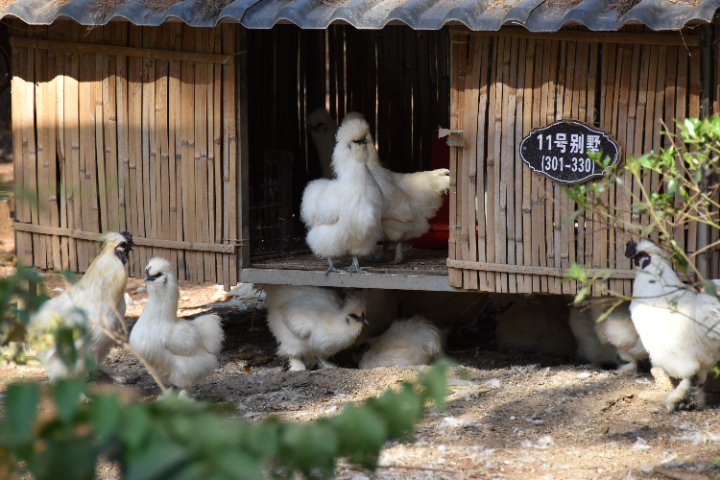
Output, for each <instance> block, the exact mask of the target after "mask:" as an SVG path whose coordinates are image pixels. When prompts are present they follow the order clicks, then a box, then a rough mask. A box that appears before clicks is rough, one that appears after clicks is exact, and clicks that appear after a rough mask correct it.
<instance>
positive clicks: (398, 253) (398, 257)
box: [393, 240, 412, 265]
mask: <svg viewBox="0 0 720 480" xmlns="http://www.w3.org/2000/svg"><path fill="white" fill-rule="evenodd" d="M410 248H412V247H410ZM408 250H409V249H408ZM402 261H403V249H402V240H398V242H397V243H396V244H395V261H394V262H393V263H394V264H395V265H399V264H401V263H402Z"/></svg>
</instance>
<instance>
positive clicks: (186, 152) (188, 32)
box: [180, 25, 201, 283]
mask: <svg viewBox="0 0 720 480" xmlns="http://www.w3.org/2000/svg"><path fill="white" fill-rule="evenodd" d="M196 33H197V31H196V30H195V29H194V28H192V27H189V26H186V25H183V50H184V51H190V50H191V49H192V50H194V49H195V35H196ZM194 83H195V64H192V63H189V62H183V65H182V85H181V87H180V88H181V92H182V129H181V135H182V158H183V162H182V164H183V181H182V183H183V223H184V231H183V234H184V235H183V238H184V240H185V241H186V242H191V243H194V242H196V241H197V226H196V224H195V222H196V218H195V184H196V182H195V87H194ZM185 259H186V278H187V280H188V281H190V282H192V283H198V279H199V277H200V272H199V268H200V262H201V259H199V258H198V256H197V255H196V254H195V253H192V252H186V253H185Z"/></svg>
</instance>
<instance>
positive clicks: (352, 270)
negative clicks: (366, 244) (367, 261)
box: [345, 256, 370, 273]
mask: <svg viewBox="0 0 720 480" xmlns="http://www.w3.org/2000/svg"><path fill="white" fill-rule="evenodd" d="M368 268H370V267H361V266H360V263H359V262H358V259H357V257H355V256H353V261H352V265H350V266H349V267H347V268H346V269H345V271H346V272H348V273H367V272H366V271H365V270H367V269H368Z"/></svg>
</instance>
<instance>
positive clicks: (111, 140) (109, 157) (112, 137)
mask: <svg viewBox="0 0 720 480" xmlns="http://www.w3.org/2000/svg"><path fill="white" fill-rule="evenodd" d="M103 32H104V41H105V42H108V43H110V42H112V40H113V38H112V36H111V35H112V33H114V32H112V27H111V25H106V26H104V27H103ZM97 57H99V58H100V61H101V63H102V78H101V81H102V97H101V98H102V113H103V128H104V133H105V138H104V148H103V157H98V158H99V160H100V161H103V159H104V163H105V185H106V188H107V190H106V191H107V209H108V218H107V227H108V229H109V230H113V231H122V230H121V226H120V212H119V210H120V208H119V198H120V197H119V183H118V177H119V174H118V173H119V172H118V157H117V155H118V143H117V99H116V95H117V92H116V89H117V87H116V85H115V82H116V74H115V66H116V61H115V57H114V56H109V55H97Z"/></svg>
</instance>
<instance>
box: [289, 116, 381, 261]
mask: <svg viewBox="0 0 720 480" xmlns="http://www.w3.org/2000/svg"><path fill="white" fill-rule="evenodd" d="M373 151H374V147H373V143H372V136H371V135H370V129H369V127H368V124H367V122H366V121H365V120H363V119H361V118H351V119H348V120H345V121H343V123H342V125H341V126H340V128H339V129H338V132H337V144H336V145H335V150H334V152H333V160H332V167H333V170H334V171H335V175H336V177H337V179H335V180H327V179H318V180H314V181H312V182H310V183H308V185H307V187H305V191H304V192H303V198H302V204H301V206H300V211H301V215H302V220H303V222H305V225H306V226H307V228H308V234H307V239H306V240H307V243H308V245H309V246H310V248H311V249H312V251H313V253H314V254H315V255H317V256H319V257H323V258H327V259H328V263H329V268H328V272H331V271H335V268H334V267H333V263H332V257H338V256H342V255H352V256H353V265H352V266H351V267H350V268H349V269H348V271H349V272H360V271H361V269H360V268H359V265H358V260H357V257H358V256H366V255H369V254H370V253H372V251H373V250H374V249H375V246H376V244H377V242H378V241H379V240H380V239H381V237H382V229H381V224H380V217H381V213H382V206H383V197H382V192H381V190H380V187H379V186H378V184H377V182H376V181H375V179H374V178H373V176H372V174H371V173H370V170H369V168H368V162H369V161H370V158H371V156H372V152H373Z"/></svg>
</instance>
